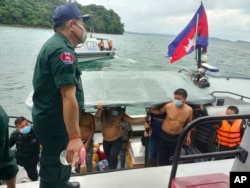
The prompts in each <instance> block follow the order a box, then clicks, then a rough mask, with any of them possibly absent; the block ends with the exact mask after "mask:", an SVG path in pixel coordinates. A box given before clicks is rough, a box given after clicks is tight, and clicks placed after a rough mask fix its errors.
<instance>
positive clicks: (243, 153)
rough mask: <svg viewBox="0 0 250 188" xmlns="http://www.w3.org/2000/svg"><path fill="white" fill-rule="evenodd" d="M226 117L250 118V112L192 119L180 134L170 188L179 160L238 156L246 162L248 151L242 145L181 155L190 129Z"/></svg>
mask: <svg viewBox="0 0 250 188" xmlns="http://www.w3.org/2000/svg"><path fill="white" fill-rule="evenodd" d="M226 119H250V114H244V115H226V116H206V117H200V118H197V119H195V120H194V121H192V122H191V123H190V124H188V125H187V126H186V127H185V128H184V129H183V131H182V133H181V134H180V136H179V138H178V141H177V145H176V149H175V153H174V156H173V163H172V168H171V174H170V178H169V184H168V187H169V188H171V184H172V180H173V179H174V178H175V176H176V172H177V168H178V162H179V161H188V160H193V159H204V158H211V157H226V156H237V157H238V158H239V160H241V161H242V162H243V163H244V162H245V160H246V158H247V155H248V152H247V151H246V150H245V149H244V148H242V147H238V149H236V150H231V151H220V152H211V153H203V154H194V155H193V154H192V155H185V156H180V154H181V148H182V145H183V142H184V139H185V137H186V134H187V133H188V132H189V131H191V129H192V128H194V127H195V126H199V125H202V124H203V123H206V122H218V121H221V120H226Z"/></svg>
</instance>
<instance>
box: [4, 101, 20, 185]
mask: <svg viewBox="0 0 250 188" xmlns="http://www.w3.org/2000/svg"><path fill="white" fill-rule="evenodd" d="M17 172H18V167H17V163H16V160H15V158H14V156H13V154H12V152H11V151H10V146H9V118H8V115H7V114H6V112H5V111H4V109H3V107H2V106H1V105H0V180H4V182H5V183H6V185H7V188H15V187H16V175H17Z"/></svg>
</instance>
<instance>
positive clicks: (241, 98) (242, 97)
mask: <svg viewBox="0 0 250 188" xmlns="http://www.w3.org/2000/svg"><path fill="white" fill-rule="evenodd" d="M216 93H225V94H231V95H235V96H238V97H240V100H243V99H250V97H247V96H244V95H240V94H237V93H233V92H229V91H213V92H212V93H211V95H214V94H216Z"/></svg>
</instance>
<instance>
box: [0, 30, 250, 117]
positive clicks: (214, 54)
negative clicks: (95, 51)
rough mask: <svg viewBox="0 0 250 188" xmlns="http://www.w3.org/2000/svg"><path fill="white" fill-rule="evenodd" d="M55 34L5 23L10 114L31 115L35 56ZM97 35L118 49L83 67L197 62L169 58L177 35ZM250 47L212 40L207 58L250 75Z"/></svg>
mask: <svg viewBox="0 0 250 188" xmlns="http://www.w3.org/2000/svg"><path fill="white" fill-rule="evenodd" d="M177 34H178V33H177ZM52 35H53V30H50V29H34V28H20V27H9V26H0V40H1V47H0V48H1V50H0V53H1V55H0V105H2V106H3V108H4V109H5V110H6V112H7V113H8V115H9V116H21V115H23V116H25V117H27V118H28V119H30V120H31V112H30V111H29V110H28V109H27V108H26V106H25V104H24V101H25V99H26V97H27V96H28V94H29V93H30V91H31V90H32V75H33V70H34V65H35V62H36V56H37V54H38V52H39V50H40V48H41V46H42V45H43V43H44V42H45V41H46V40H47V39H48V38H49V37H50V36H52ZM94 37H104V38H109V39H111V40H112V41H113V46H114V47H115V48H116V55H115V58H114V59H112V60H108V61H99V62H94V63H93V62H91V63H85V64H81V69H82V70H83V71H109V70H112V71H131V70H135V71H141V70H147V71H148V70H150V71H168V70H178V69H179V68H182V67H185V68H195V67H196V65H195V60H194V56H195V55H194V53H193V54H190V55H188V56H186V57H184V58H183V59H182V60H180V61H179V62H177V63H174V64H170V63H169V59H168V58H166V57H165V55H166V51H167V46H168V44H169V43H170V42H171V41H172V40H173V39H174V38H173V37H166V36H160V35H141V34H124V35H107V34H94ZM249 49H250V44H249V43H236V42H228V41H218V40H210V41H209V47H208V63H209V64H211V65H214V66H216V67H218V68H219V69H220V71H219V72H218V73H215V74H216V75H220V76H223V75H231V76H246V77H250V67H249V65H250V62H249V61H250V60H249V59H250V50H249ZM166 79H167V78H166Z"/></svg>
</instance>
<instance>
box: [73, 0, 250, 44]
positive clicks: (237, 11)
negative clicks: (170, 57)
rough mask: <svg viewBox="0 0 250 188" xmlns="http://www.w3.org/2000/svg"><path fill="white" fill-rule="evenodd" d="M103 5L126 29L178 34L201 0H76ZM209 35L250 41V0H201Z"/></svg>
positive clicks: (84, 3) (85, 3) (86, 3)
mask: <svg viewBox="0 0 250 188" xmlns="http://www.w3.org/2000/svg"><path fill="white" fill-rule="evenodd" d="M77 2H78V3H80V4H82V5H89V4H96V5H102V6H104V7H105V8H106V9H108V10H109V9H113V10H114V11H115V12H116V13H117V14H118V15H119V16H120V18H121V22H122V23H123V24H124V26H125V31H131V32H140V33H161V34H171V35H178V34H179V32H181V31H182V29H184V27H185V26H186V25H187V24H188V23H189V21H190V20H191V19H192V17H193V16H194V14H195V12H196V10H197V9H198V8H199V6H200V3H201V0H77ZM202 2H203V5H204V7H205V9H206V13H207V19H208V27H209V36H210V37H217V38H221V39H228V40H232V41H235V40H245V41H249V42H250V0H203V1H202Z"/></svg>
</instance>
